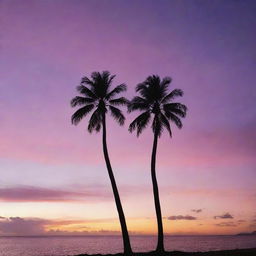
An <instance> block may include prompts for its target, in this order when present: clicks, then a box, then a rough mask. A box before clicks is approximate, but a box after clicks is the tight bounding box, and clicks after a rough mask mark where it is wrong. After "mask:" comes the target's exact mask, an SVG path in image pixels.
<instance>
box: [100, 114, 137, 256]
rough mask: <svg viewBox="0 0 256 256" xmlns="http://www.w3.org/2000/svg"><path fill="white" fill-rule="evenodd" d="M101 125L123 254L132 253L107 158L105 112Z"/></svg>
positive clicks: (106, 158) (107, 158)
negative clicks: (119, 226) (121, 236)
mask: <svg viewBox="0 0 256 256" xmlns="http://www.w3.org/2000/svg"><path fill="white" fill-rule="evenodd" d="M102 126H103V132H102V143H103V153H104V158H105V161H106V165H107V169H108V174H109V178H110V181H111V185H112V189H113V193H114V198H115V202H116V208H117V211H118V215H119V221H120V224H121V229H122V235H123V245H124V254H125V255H132V248H131V244H130V239H129V234H128V230H127V226H126V221H125V216H124V212H123V208H122V204H121V200H120V197H119V193H118V190H117V186H116V181H115V177H114V174H113V171H112V167H111V164H110V160H109V156H108V149H107V140H106V135H107V133H106V118H105V113H104V114H103V117H102Z"/></svg>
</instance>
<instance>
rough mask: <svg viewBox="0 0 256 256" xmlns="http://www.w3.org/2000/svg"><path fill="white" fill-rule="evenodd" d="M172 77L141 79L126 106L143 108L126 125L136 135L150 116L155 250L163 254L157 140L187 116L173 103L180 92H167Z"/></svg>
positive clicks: (179, 126) (180, 125)
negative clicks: (155, 229)
mask: <svg viewBox="0 0 256 256" xmlns="http://www.w3.org/2000/svg"><path fill="white" fill-rule="evenodd" d="M171 81H172V79H171V78H169V77H165V78H163V79H162V80H161V79H160V77H159V76H157V75H152V76H149V77H148V78H147V79H146V80H145V81H144V82H142V83H140V84H138V85H137V87H136V92H138V93H139V94H140V96H136V97H134V98H133V99H132V100H131V102H130V103H129V105H128V111H129V112H132V111H135V110H140V111H143V113H142V114H140V115H139V116H138V117H137V118H136V119H135V120H134V121H133V122H132V123H131V124H130V126H129V131H130V132H133V131H134V130H136V131H137V136H139V135H140V134H141V132H142V131H143V130H144V129H145V128H146V127H147V126H148V124H149V122H150V120H151V118H152V117H153V121H152V125H151V128H152V130H153V133H154V142H153V149H152V156H151V178H152V184H153V193H154V203H155V210H156V216H157V225H158V242H157V248H156V251H157V252H158V253H159V254H161V253H164V251H165V250H164V235H163V223H162V214H161V206H160V200H159V192H158V185H157V179H156V151H157V141H158V138H160V136H161V134H162V132H163V130H164V128H165V129H167V131H168V132H169V134H170V137H172V131H171V126H170V123H169V121H172V122H174V123H175V124H176V126H177V127H178V128H182V122H181V119H180V118H183V117H185V116H186V112H187V107H186V106H185V105H183V104H181V103H178V102H172V101H173V100H174V99H175V98H176V97H179V96H183V91H182V90H180V89H174V90H173V91H171V92H168V89H169V85H170V83H171Z"/></svg>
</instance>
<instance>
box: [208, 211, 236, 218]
mask: <svg viewBox="0 0 256 256" xmlns="http://www.w3.org/2000/svg"><path fill="white" fill-rule="evenodd" d="M213 218H214V219H234V217H233V216H232V215H231V214H230V213H228V212H227V213H225V214H222V215H218V216H214V217H213Z"/></svg>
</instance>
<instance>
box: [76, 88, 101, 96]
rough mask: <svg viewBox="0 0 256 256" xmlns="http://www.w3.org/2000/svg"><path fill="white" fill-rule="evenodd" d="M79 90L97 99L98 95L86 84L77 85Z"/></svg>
mask: <svg viewBox="0 0 256 256" xmlns="http://www.w3.org/2000/svg"><path fill="white" fill-rule="evenodd" d="M77 91H78V92H80V93H81V94H84V95H85V96H87V97H89V98H93V99H97V96H96V95H95V94H94V93H93V92H92V91H91V90H90V89H89V88H87V87H86V86H84V85H79V86H77Z"/></svg>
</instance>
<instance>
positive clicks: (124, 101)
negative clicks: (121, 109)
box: [109, 97, 129, 106]
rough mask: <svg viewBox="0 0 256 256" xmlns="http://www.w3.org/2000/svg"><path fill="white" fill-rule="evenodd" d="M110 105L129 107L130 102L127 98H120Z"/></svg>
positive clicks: (113, 100)
mask: <svg viewBox="0 0 256 256" xmlns="http://www.w3.org/2000/svg"><path fill="white" fill-rule="evenodd" d="M109 103H110V104H112V105H116V106H119V105H128V103H129V100H127V99H126V98H125V97H120V98H117V99H112V100H110V101H109Z"/></svg>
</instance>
